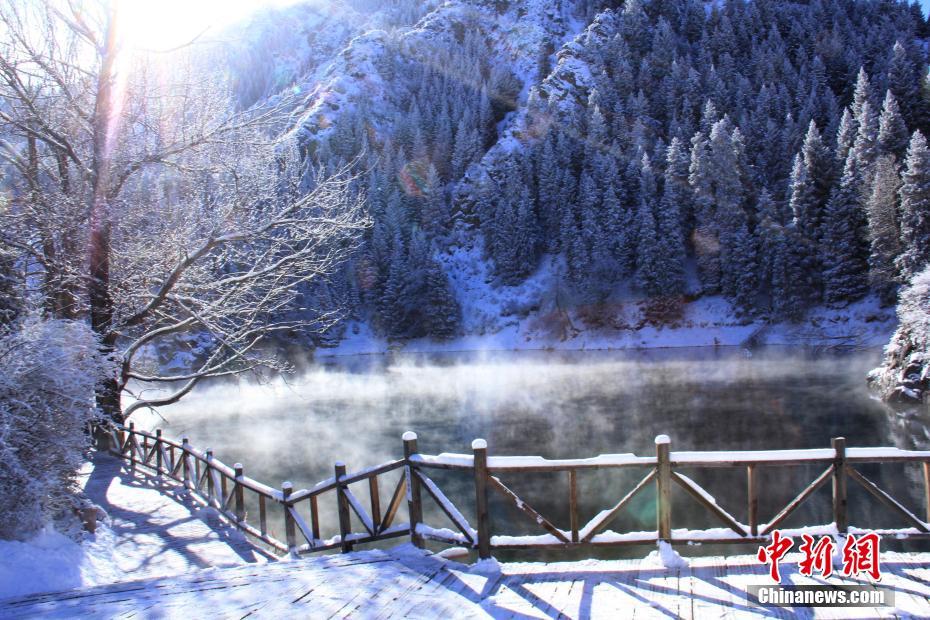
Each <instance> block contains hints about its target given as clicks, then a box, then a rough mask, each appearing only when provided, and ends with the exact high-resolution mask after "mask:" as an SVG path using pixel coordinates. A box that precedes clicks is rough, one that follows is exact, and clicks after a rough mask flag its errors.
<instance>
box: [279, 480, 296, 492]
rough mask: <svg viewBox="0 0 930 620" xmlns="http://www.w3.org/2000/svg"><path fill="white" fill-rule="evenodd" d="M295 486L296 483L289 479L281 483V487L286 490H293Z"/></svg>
mask: <svg viewBox="0 0 930 620" xmlns="http://www.w3.org/2000/svg"><path fill="white" fill-rule="evenodd" d="M293 488H294V485H293V484H291V483H290V481H289V480H285V481H284V482H282V483H281V489H282V490H284V491H291V490H293Z"/></svg>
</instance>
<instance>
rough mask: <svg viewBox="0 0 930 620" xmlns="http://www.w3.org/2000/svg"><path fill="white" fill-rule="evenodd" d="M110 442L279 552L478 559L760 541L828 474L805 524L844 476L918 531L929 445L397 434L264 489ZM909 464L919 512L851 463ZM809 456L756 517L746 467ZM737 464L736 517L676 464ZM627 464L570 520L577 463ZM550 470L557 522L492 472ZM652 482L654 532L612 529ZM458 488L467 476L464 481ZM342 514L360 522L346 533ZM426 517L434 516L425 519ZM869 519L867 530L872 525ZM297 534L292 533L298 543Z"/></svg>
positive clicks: (116, 430) (171, 448)
mask: <svg viewBox="0 0 930 620" xmlns="http://www.w3.org/2000/svg"><path fill="white" fill-rule="evenodd" d="M110 434H111V437H112V445H111V447H110V451H111V452H112V453H113V454H115V455H117V456H119V457H121V458H123V459H125V460H126V461H128V463H129V467H130V468H134V469H140V470H143V471H145V472H146V473H149V474H154V475H156V476H163V477H164V476H166V477H169V478H171V479H173V480H175V481H177V482H179V483H181V484H182V485H184V486H185V487H186V488H187V489H188V490H189V491H190V492H191V493H192V494H193V495H194V496H195V497H197V498H198V499H200V501H202V502H203V503H205V504H207V505H209V506H212V507H213V508H215V509H216V510H218V511H219V512H220V513H221V514H222V515H223V516H224V517H225V518H226V519H227V520H228V521H229V522H230V523H232V524H233V525H235V526H236V527H238V528H239V529H241V530H242V531H244V532H245V533H246V534H248V535H250V536H253V537H254V538H256V539H258V540H260V541H262V542H264V543H266V544H267V545H269V546H270V547H272V548H273V549H275V550H277V551H279V552H282V553H291V554H301V553H312V552H317V551H324V550H327V549H337V548H338V549H341V550H342V551H343V552H346V551H351V550H352V548H353V546H354V545H355V544H359V543H368V542H374V541H378V540H384V539H389V538H394V537H398V536H407V535H409V536H410V538H411V541H412V542H413V544H414V545H416V546H419V547H422V546H424V544H425V541H426V540H432V541H437V542H440V543H444V544H451V545H456V546H464V547H467V548H470V549H475V550H477V552H478V555H479V556H480V557H482V558H487V557H491V555H492V551H493V550H495V549H534V548H536V549H539V548H567V547H579V546H613V545H634V544H655V543H656V542H657V541H667V542H670V543H675V544H677V543H740V542H744V543H745V542H763V541H765V540H767V538H768V536H769V535H770V534H771V532H772V531H773V530H775V529H777V528H779V526H781V525H783V524H784V523H785V521H786V519H788V517H789V516H791V515H792V514H794V513H795V511H797V509H798V508H799V507H800V506H801V505H802V504H804V503H805V502H806V501H807V500H808V499H809V498H810V497H811V496H812V495H813V494H814V493H815V492H816V491H817V490H818V489H820V488H822V487H823V486H824V485H826V484H827V483H828V482H830V483H831V484H832V516H833V522H832V523H829V524H824V525H819V526H809V527H805V528H804V531H805V532H806V533H811V534H818V533H820V534H830V533H832V532H839V533H840V534H846V533H847V532H849V530H850V527H849V518H848V505H847V504H848V501H847V482H848V480H850V479H851V480H852V481H853V482H855V483H856V484H858V485H860V486H861V487H862V488H863V489H865V490H866V491H867V492H868V493H869V494H870V495H872V496H873V497H874V498H875V499H877V500H878V501H879V502H881V503H882V504H884V505H885V506H887V507H888V508H889V509H891V510H892V511H893V512H894V513H896V514H897V515H898V516H899V517H900V518H901V519H902V520H903V521H904V522H906V523H908V524H909V525H910V527H909V528H904V529H891V528H887V529H876V530H874V531H877V532H878V533H879V534H883V535H891V536H895V537H896V538H925V537H930V451H909V450H901V449H898V448H847V447H846V443H845V440H844V439H843V438H842V437H840V438H836V439H834V440H833V441H832V445H831V447H830V448H826V449H813V450H764V451H742V452H672V451H671V442H670V441H669V438H668V437H667V436H665V435H660V436H659V437H657V438H656V454H655V456H648V457H642V456H635V455H632V454H616V455H601V456H598V457H594V458H588V459H566V460H550V459H544V458H541V457H512V456H497V457H489V456H488V450H487V444H486V442H485V441H484V440H482V439H476V440H475V441H474V442H473V443H472V453H471V454H440V455H425V454H421V453H420V452H419V451H418V449H417V436H416V434H415V433H412V432H407V433H405V434H404V436H403V445H404V457H403V458H402V459H398V460H395V461H390V462H388V463H384V464H382V465H378V466H376V467H372V468H369V469H365V470H362V471H360V472H357V473H352V474H349V473H347V472H346V468H345V465H343V464H341V463H336V465H335V471H334V476H333V477H332V478H330V479H328V480H324V481H322V482H320V483H318V484H317V485H315V486H314V487H312V488H310V489H305V490H300V491H294V490H293V488H292V487H291V485H290V483H287V482H285V483H284V484H283V485H282V487H281V490H280V491H279V490H277V489H273V488H271V487H269V486H266V485H264V484H262V483H260V482H257V481H255V480H252V479H251V478H247V477H246V476H245V475H244V474H243V468H242V465H239V464H236V465H235V466H233V467H231V468H230V467H229V466H227V465H225V464H223V463H221V462H220V461H219V460H217V459H216V458H215V457H214V456H213V454H212V452H211V451H210V450H206V451H203V452H201V451H198V450H196V449H194V448H193V447H191V446H190V444H189V442H188V440H187V439H183V440H182V441H181V443H177V442H175V441H172V440H169V439H166V438H164V437H162V434H161V431H155V433H154V434H153V433H148V432H144V431H139V430H136V429H135V428H134V426H133V425H132V424H130V425H129V426H128V427H123V426H116V427H112V428H111V429H110ZM887 463H913V464H917V465H919V466H920V467H921V468H922V479H923V485H922V486H923V503H924V505H923V512H924V519H921V518H920V517H918V516H917V515H916V514H915V513H914V512H912V511H911V510H910V509H908V508H907V507H905V506H904V505H903V504H902V503H901V502H899V501H898V500H897V499H895V498H894V497H892V496H891V495H890V494H889V493H888V492H886V491H885V490H883V489H882V488H880V487H879V486H878V485H877V484H875V483H874V482H873V481H871V480H870V479H868V478H867V477H865V476H864V475H863V474H862V473H861V472H860V471H859V470H858V469H857V466H860V465H863V464H887ZM803 465H806V466H814V467H817V469H820V468H821V467H822V468H823V470H822V473H820V474H819V475H817V476H816V477H815V478H814V479H813V481H811V482H810V483H809V484H807V485H806V486H805V487H804V488H803V489H802V490H801V491H800V493H798V494H797V495H796V496H795V497H794V498H793V499H791V500H790V501H789V502H788V503H787V504H785V505H784V506H783V507H782V508H781V509H780V510H778V511H777V512H775V514H774V515H773V516H772V517H771V518H770V519H769V520H768V521H762V520H760V516H759V484H758V473H759V470H760V469H762V468H782V467H790V466H803ZM714 468H731V469H732V468H742V469H744V471H745V476H746V490H747V493H746V495H747V500H748V501H747V505H746V506H745V507H744V508H745V512H746V514H747V520H748V523H742V522H740V521H738V520H737V519H736V518H735V517H734V516H733V515H732V514H731V513H730V512H729V511H727V510H726V508H724V507H723V506H721V505H719V504H718V503H717V501H716V499H714V498H713V497H712V496H711V495H710V494H709V493H708V492H707V491H706V490H705V489H704V488H703V487H701V486H700V485H698V484H697V483H696V482H695V481H694V480H692V479H691V478H689V477H687V476H686V475H684V474H683V473H681V470H682V469H688V470H692V469H698V470H703V469H714ZM399 469H403V475H402V476H400V478H399V480H398V481H397V483H396V484H395V486H394V488H393V489H394V490H393V493H392V494H391V496H390V500H389V502H388V504H387V506H385V507H384V509H383V510H382V507H381V495H380V486H379V485H380V481H381V480H382V479H383V476H384V475H385V474H388V473H389V472H392V471H394V470H399ZM595 469H597V470H632V471H638V472H640V476H637V477H638V479H639V480H638V482H637V483H636V484H634V485H633V486H632V487H630V488H629V489H627V490H626V492H625V493H623V494H622V495H620V494H619V493H618V494H617V497H618V499H617V501H616V502H615V503H614V504H612V505H610V506H608V507H606V508H605V509H604V510H602V511H601V512H599V513H598V514H596V515H595V516H594V517H593V518H592V519H591V520H590V521H589V522H588V523H587V524H584V525H581V523H580V521H579V498H578V492H579V483H578V475H579V473H580V472H582V471H586V470H595ZM431 470H432V471H436V470H450V471H458V472H465V473H466V474H468V475H469V477H470V478H471V479H472V480H473V488H474V509H473V510H469V512H473V513H474V517H475V518H474V521H473V522H474V524H475V525H474V527H473V526H472V524H471V522H469V520H468V519H467V518H466V517H465V516H464V514H463V512H462V510H460V509H459V508H458V507H457V506H456V504H455V503H454V502H453V501H451V500H450V499H449V497H448V496H447V495H446V494H445V493H444V492H443V490H442V489H441V488H440V486H439V485H438V484H436V482H435V481H434V480H433V479H432V478H431V477H430V475H429V474H430V472H431ZM544 472H545V473H549V474H552V473H557V474H564V475H565V476H566V477H567V483H568V497H567V498H566V499H567V501H566V502H565V504H567V506H568V527H567V529H561V528H559V527H557V525H556V524H555V523H554V522H553V521H551V520H550V519H548V518H546V517H545V516H544V515H543V514H542V513H541V512H539V511H538V510H536V509H534V508H533V507H532V506H531V505H530V504H529V503H528V502H527V501H526V500H524V499H523V498H521V497H520V496H519V495H518V494H517V493H516V492H514V491H513V490H512V489H511V488H510V487H508V486H507V485H506V484H505V483H504V482H502V481H501V475H502V474H520V475H530V474H534V473H536V474H538V473H544ZM365 481H367V483H368V484H367V486H368V498H367V499H368V506H369V508H370V513H369V511H367V510H366V509H365V507H364V506H363V505H362V503H361V502H360V501H359V499H358V498H357V497H356V496H355V495H354V494H353V493H352V491H351V490H350V489H349V485H351V484H355V483H359V482H365ZM653 485H654V488H655V504H656V505H655V511H656V528H655V530H654V531H652V530H650V531H640V532H619V533H618V532H614V531H611V530H609V529H608V527H609V526H610V524H611V523H612V522H613V521H614V520H615V519H616V518H617V517H618V515H620V514H621V513H622V512H623V511H624V510H625V509H628V508H629V506H630V504H631V501H632V500H633V499H634V498H635V497H637V496H638V495H639V494H640V493H641V492H642V491H644V490H645V489H647V488H648V487H650V486H653ZM469 486H472V485H471V483H470V484H469ZM673 488H680V489H681V490H682V491H683V492H684V493H685V494H687V495H688V496H690V497H692V498H693V499H694V500H695V501H696V502H697V504H698V505H699V506H701V507H703V509H704V510H705V511H706V513H709V514H710V515H711V516H712V517H713V518H714V519H715V520H716V521H718V522H719V524H720V525H721V526H723V527H716V528H704V529H700V530H689V529H677V530H675V529H673V528H672V523H673V515H672V497H671V494H672V489H673ZM245 493H253V494H255V495H256V496H257V497H258V512H259V515H258V525H257V526H256V524H255V523H254V521H253V520H252V519H251V516H250V515H248V514H247V513H246V510H245V499H244V495H245ZM329 493H332V494H335V500H336V507H337V512H338V524H339V533H338V534H337V535H335V536H333V537H331V538H329V539H323V538H322V537H321V533H320V520H319V515H320V510H319V506H318V498H320V497H321V496H323V495H324V494H329ZM492 493H496V494H497V495H499V496H500V497H502V498H503V500H504V502H505V503H507V504H510V505H511V506H512V508H513V509H514V510H515V511H516V512H517V513H519V514H522V515H524V516H525V517H526V518H527V519H528V521H529V522H530V523H532V524H534V527H537V528H539V530H541V531H540V532H539V534H536V535H529V536H525V535H524V536H512V535H507V534H506V533H504V532H497V531H495V530H494V527H493V520H492V515H491V514H490V508H489V506H490V502H489V500H490V497H491V494H492ZM424 500H427V501H431V502H432V503H434V504H435V506H436V507H437V509H438V510H437V511H436V514H443V515H444V516H445V518H447V519H448V522H449V523H450V524H451V525H452V526H453V527H454V528H455V529H454V530H450V529H448V528H442V527H435V526H431V525H429V524H427V523H426V522H425V521H424ZM405 502H406V504H407V515H408V523H403V524H394V521H395V517H396V516H397V513H398V512H399V509H400V507H401V504H403V503H405ZM270 507H275V508H276V509H278V510H280V511H282V513H283V522H284V533H285V539H284V541H283V542H282V541H281V540H279V539H277V538H276V537H275V536H273V535H272V533H271V532H270V530H269V527H268V516H267V515H268V510H269V508H270ZM299 508H304V509H308V510H309V518H310V522H309V523H307V521H306V519H304V518H303V517H302V516H301V513H300V511H299V510H298V509H299ZM353 514H354V515H355V517H354V521H357V522H358V523H359V524H360V525H361V528H362V529H361V530H360V531H358V532H353V531H352V528H353V527H354V526H353V516H352V515H353ZM434 525H436V524H434ZM873 529H874V528H873ZM298 534H299V536H300V538H302V539H303V541H304V542H303V543H298Z"/></svg>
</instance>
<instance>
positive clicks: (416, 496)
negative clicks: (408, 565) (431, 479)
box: [403, 431, 423, 548]
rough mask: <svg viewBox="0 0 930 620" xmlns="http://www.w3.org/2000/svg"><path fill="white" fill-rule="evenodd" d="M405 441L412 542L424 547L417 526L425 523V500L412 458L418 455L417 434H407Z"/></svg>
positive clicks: (405, 470) (405, 471) (408, 507)
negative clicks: (415, 474)
mask: <svg viewBox="0 0 930 620" xmlns="http://www.w3.org/2000/svg"><path fill="white" fill-rule="evenodd" d="M403 441H404V463H405V467H404V475H405V476H406V477H407V514H408V515H409V516H410V542H411V543H413V546H414V547H420V548H422V547H423V538H422V537H421V536H420V534H419V532H417V526H418V525H419V524H420V523H422V522H423V500H422V498H421V497H420V481H419V480H417V478H416V476H414V475H413V473H414V465H413V462H412V461H411V458H410V457H412V456H413V455H414V454H416V453H417V434H416V433H413V432H410V431H408V432H406V433H404V436H403Z"/></svg>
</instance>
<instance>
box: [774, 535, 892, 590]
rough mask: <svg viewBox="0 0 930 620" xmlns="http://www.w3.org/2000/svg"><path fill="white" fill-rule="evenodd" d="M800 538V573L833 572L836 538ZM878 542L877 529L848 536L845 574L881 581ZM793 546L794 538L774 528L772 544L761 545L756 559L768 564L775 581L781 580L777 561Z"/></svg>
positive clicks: (808, 536)
mask: <svg viewBox="0 0 930 620" xmlns="http://www.w3.org/2000/svg"><path fill="white" fill-rule="evenodd" d="M801 538H802V539H804V542H803V543H801V546H800V547H798V551H800V552H801V553H802V554H803V556H804V557H803V558H802V559H801V561H800V563H799V564H798V572H800V573H801V574H802V575H805V576H807V577H813V576H814V574H815V573H816V574H817V575H820V576H821V577H829V576H830V575H832V574H833V555H834V553H835V552H836V543H835V542H834V541H833V539H832V538H831V537H829V536H822V537H821V538H820V540H816V541H815V539H814V537H813V536H810V535H808V534H802V535H801ZM879 541H880V538H879V537H878V534H876V533H875V532H868V533H866V534H862V535H861V536H859V537H856V536H855V535H853V534H850V535H848V536H846V541H845V542H844V543H843V570H842V573H843V575H844V576H846V577H857V576H859V575H860V574H863V573H864V574H866V575H868V576H869V577H871V578H872V580H873V581H878V580H880V579H881V578H882V573H881V568H880V560H879ZM793 546H794V541H793V540H791V538H790V537H788V536H782V534H781V532H779V531H778V530H775V531H774V532H772V543H771V544H769V545H766V546H764V547H759V551H758V553H757V554H756V558H758V560H759V562H761V563H763V564H768V565H769V576H770V577H771V578H772V581H774V582H776V583H778V582H780V581H781V574H780V573H779V571H778V564H779V562H780V561H781V559H782V558H783V557H784V556H785V554H786V553H788V551H789V550H790V549H791V548H792V547H793Z"/></svg>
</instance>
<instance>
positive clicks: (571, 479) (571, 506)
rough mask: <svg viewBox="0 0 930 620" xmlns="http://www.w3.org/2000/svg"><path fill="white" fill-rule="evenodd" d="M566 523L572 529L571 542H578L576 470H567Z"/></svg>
mask: <svg viewBox="0 0 930 620" xmlns="http://www.w3.org/2000/svg"><path fill="white" fill-rule="evenodd" d="M568 523H569V527H570V528H571V530H572V542H573V543H576V542H578V472H577V471H575V470H574V469H570V470H568Z"/></svg>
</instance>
